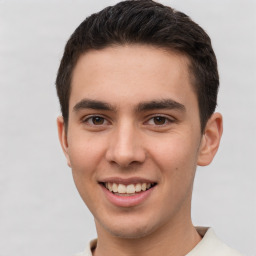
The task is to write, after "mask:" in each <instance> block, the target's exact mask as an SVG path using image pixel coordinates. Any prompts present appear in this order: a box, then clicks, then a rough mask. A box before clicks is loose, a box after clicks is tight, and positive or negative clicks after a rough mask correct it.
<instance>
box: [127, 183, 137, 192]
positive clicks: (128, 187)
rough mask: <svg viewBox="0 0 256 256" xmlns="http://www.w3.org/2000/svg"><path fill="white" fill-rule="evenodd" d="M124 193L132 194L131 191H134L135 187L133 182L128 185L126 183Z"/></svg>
mask: <svg viewBox="0 0 256 256" xmlns="http://www.w3.org/2000/svg"><path fill="white" fill-rule="evenodd" d="M126 193H128V194H133V193H135V187H134V185H133V184H130V185H128V186H127V187H126Z"/></svg>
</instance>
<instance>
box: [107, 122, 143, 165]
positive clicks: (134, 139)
mask: <svg viewBox="0 0 256 256" xmlns="http://www.w3.org/2000/svg"><path fill="white" fill-rule="evenodd" d="M107 158H108V160H109V161H111V162H115V163H116V164H118V165H119V166H122V167H127V166H129V165H130V164H131V163H141V162H143V161H144V160H145V152H144V150H143V146H142V144H141V140H140V134H139V130H138V128H137V127H136V125H135V124H134V123H133V122H131V121H129V120H123V121H122V122H120V123H119V124H118V125H117V126H116V127H115V129H114V131H113V137H112V138H111V143H110V147H109V149H108V152H107Z"/></svg>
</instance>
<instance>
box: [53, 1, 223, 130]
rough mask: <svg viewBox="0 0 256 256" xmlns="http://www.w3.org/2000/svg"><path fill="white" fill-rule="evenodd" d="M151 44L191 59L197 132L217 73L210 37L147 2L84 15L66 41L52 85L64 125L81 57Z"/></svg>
mask: <svg viewBox="0 0 256 256" xmlns="http://www.w3.org/2000/svg"><path fill="white" fill-rule="evenodd" d="M127 44H128V45H129V44H140V45H151V46H155V47H157V48H162V49H165V50H167V51H168V50H169V51H171V52H177V53H179V54H182V55H185V56H186V57H187V58H188V59H189V63H188V65H189V72H190V79H191V84H192V86H193V89H194V91H195V93H196V95H197V100H198V106H199V114H200V123H201V132H202V133H203V131H204V128H205V125H206V122H207V120H208V119H209V118H210V116H211V115H212V114H213V112H214V110H215V108H216V104H217V93H218V87H219V76H218V70H217V61H216V57H215V54H214V51H213V49H212V46H211V40H210V38H209V36H208V35H207V34H206V33H205V31H204V30H203V29H202V28H201V27H200V26H199V25H197V24H196V23H195V22H193V21H192V20H191V19H190V18H189V17H188V16H187V15H185V14H184V13H182V12H178V11H175V10H174V9H172V8H171V7H167V6H164V5H162V4H160V3H156V2H154V1H151V0H140V1H136V0H135V1H124V2H121V3H118V4H116V5H115V6H111V7H107V8H105V9H103V10H102V11H100V12H99V13H96V14H93V15H91V16H90V17H88V18H87V19H85V20H84V21H83V22H82V23H81V24H80V26H79V27H78V28H77V29H76V30H75V32H74V33H73V34H72V36H71V37H70V39H69V41H68V42H67V44H66V47H65V51H64V55H63V58H62V60H61V64H60V67H59V71H58V75H57V79H56V88H57V93H58V97H59V101H60V105H61V111H62V116H63V118H64V123H65V126H66V128H67V124H68V119H69V98H70V93H71V89H72V88H71V81H72V74H73V70H74V68H75V66H76V63H77V61H78V59H79V57H80V56H81V55H83V54H84V53H86V52H88V51H90V50H99V49H104V48H107V47H109V46H115V45H127Z"/></svg>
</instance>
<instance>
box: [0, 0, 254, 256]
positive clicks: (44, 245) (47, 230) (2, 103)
mask: <svg viewBox="0 0 256 256" xmlns="http://www.w3.org/2000/svg"><path fill="white" fill-rule="evenodd" d="M115 2H116V1H97V2H96V1H81V0H80V1H79V0H73V1H71V0H62V1H49V0H48V1H44V2H43V1H25V0H23V1H18V0H17V1H12V0H9V1H8V0H0V86H1V91H0V122H1V125H0V171H1V173H0V255H1V256H11V255H12V256H14V255H19V256H29V255H37V256H43V255H44V256H45V255H47V256H53V255H62V256H68V255H72V254H73V253H75V252H78V251H81V250H83V249H84V247H85V246H86V244H87V242H88V241H89V240H90V239H92V238H94V237H95V236H96V233H95V229H94V223H93V218H92V216H91V215H90V213H89V212H88V210H87V209H86V207H85V206H84V204H83V202H82V200H81V199H80V198H79V196H78V193H77V192H76V189H75V186H74V184H73V180H72V176H71V171H70V169H69V168H68V167H67V166H66V161H65V159H64V156H63V154H62V152H61V148H60V146H59V143H58V139H57V130H56V117H57V115H59V106H58V102H57V97H56V93H55V88H54V81H55V77H56V72H57V68H58V65H59V61H60V58H61V56H62V52H63V48H64V45H65V42H66V41H67V39H68V37H69V36H70V34H71V33H72V32H73V30H74V29H75V28H76V27H77V26H78V25H79V24H80V22H81V21H82V20H83V19H84V18H85V17H86V16H87V15H89V14H91V13H92V12H94V11H98V10H100V9H101V8H102V7H105V6H107V5H110V4H113V3H115ZM161 2H163V3H165V4H169V5H171V6H173V7H175V8H177V9H178V10H181V11H183V12H185V13H187V14H188V15H190V16H191V17H192V18H193V19H194V20H195V21H196V22H197V23H199V24H200V25H201V26H202V27H203V28H205V30H206V31H207V32H208V33H209V35H210V36H211V38H212V41H213V46H214V49H215V52H216V55H217V57H218V62H219V71H220V77H221V88H220V95H219V107H218V111H220V112H222V113H223V115H224V135H223V139H222V144H221V147H220V149H219V152H218V154H217V156H216V158H215V160H214V161H213V163H212V165H210V166H209V167H204V168H199V169H198V173H197V177H196V181H195V188H194V198H193V207H192V214H193V221H194V224H195V225H205V226H213V227H214V229H215V231H216V233H217V235H218V236H219V237H220V238H222V239H223V240H224V241H225V242H226V243H227V244H229V245H230V246H232V247H234V248H236V249H238V250H240V251H242V252H243V253H245V255H251V256H252V255H256V235H255V234H256V221H255V216H256V210H255V208H256V198H255V194H256V190H255V172H256V165H255V158H256V147H255V144H256V134H255V131H256V92H255V87H256V77H255V68H256V63H255V60H256V50H255V43H256V42H255V34H256V33H255V32H256V26H255V23H256V22H255V16H256V7H255V1H253V0H251V1H250V0H222V1H205V0H190V1H188V0H187V1H186V0H173V1H161Z"/></svg>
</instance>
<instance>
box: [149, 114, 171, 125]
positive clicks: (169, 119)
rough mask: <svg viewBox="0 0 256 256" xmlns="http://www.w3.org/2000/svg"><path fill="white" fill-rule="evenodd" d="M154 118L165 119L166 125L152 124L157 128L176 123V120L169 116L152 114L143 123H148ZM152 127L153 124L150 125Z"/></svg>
mask: <svg viewBox="0 0 256 256" xmlns="http://www.w3.org/2000/svg"><path fill="white" fill-rule="evenodd" d="M155 117H163V118H165V119H166V122H167V123H165V124H162V125H157V124H154V126H157V127H163V126H166V125H168V124H170V123H174V122H176V119H175V118H174V117H171V116H169V115H165V114H154V115H150V116H148V117H147V120H146V122H145V123H148V122H149V121H150V120H152V119H153V118H155ZM152 125H153V124H152Z"/></svg>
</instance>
